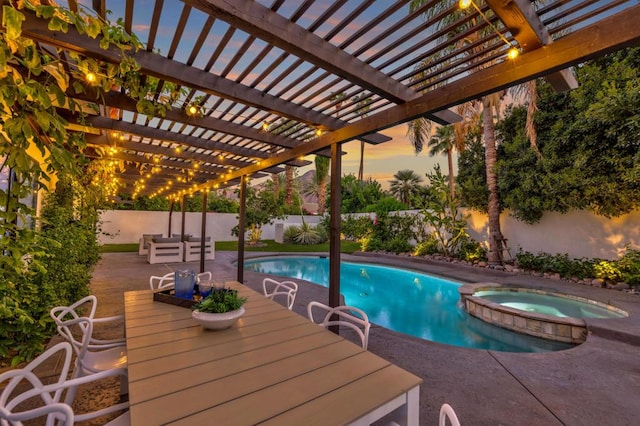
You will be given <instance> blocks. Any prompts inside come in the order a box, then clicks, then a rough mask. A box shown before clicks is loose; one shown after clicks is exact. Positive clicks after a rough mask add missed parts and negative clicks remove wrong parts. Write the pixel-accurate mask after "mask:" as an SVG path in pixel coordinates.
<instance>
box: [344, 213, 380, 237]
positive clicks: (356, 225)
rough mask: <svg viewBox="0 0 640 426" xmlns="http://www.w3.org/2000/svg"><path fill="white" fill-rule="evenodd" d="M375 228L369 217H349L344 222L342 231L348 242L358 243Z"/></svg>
mask: <svg viewBox="0 0 640 426" xmlns="http://www.w3.org/2000/svg"><path fill="white" fill-rule="evenodd" d="M372 228H373V221H372V220H371V218H369V216H368V215H365V216H359V217H357V216H353V215H348V216H347V217H346V218H345V219H343V220H342V223H341V224H340V230H341V232H342V234H343V235H344V238H345V239H346V240H350V241H358V240H360V239H362V238H363V237H365V236H366V235H367V234H368V233H369V232H370V231H371V230H372Z"/></svg>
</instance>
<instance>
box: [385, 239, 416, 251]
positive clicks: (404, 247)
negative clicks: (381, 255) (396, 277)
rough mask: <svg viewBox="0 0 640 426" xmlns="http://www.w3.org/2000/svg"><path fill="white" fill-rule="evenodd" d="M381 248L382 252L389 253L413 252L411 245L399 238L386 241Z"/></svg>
mask: <svg viewBox="0 0 640 426" xmlns="http://www.w3.org/2000/svg"><path fill="white" fill-rule="evenodd" d="M383 247H384V250H386V251H388V252H391V253H408V252H411V251H412V250H413V247H412V246H411V244H409V242H408V241H407V240H405V239H404V238H402V237H401V236H396V237H393V238H392V239H390V240H388V241H386V242H385V243H384V244H383Z"/></svg>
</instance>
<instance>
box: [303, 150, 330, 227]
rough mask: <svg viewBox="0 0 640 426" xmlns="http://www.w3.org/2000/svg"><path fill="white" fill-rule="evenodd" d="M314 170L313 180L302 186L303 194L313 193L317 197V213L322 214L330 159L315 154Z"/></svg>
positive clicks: (325, 198)
mask: <svg viewBox="0 0 640 426" xmlns="http://www.w3.org/2000/svg"><path fill="white" fill-rule="evenodd" d="M315 164H316V172H315V174H314V175H313V180H312V181H311V182H309V183H308V184H307V186H306V187H305V188H304V191H303V192H304V194H307V195H315V196H316V197H317V199H318V214H319V215H322V214H324V210H325V204H326V200H327V180H328V178H329V165H330V164H331V159H330V158H328V157H322V156H320V155H316V158H315Z"/></svg>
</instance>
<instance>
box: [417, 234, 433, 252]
mask: <svg viewBox="0 0 640 426" xmlns="http://www.w3.org/2000/svg"><path fill="white" fill-rule="evenodd" d="M435 253H438V240H436V239H435V237H433V236H432V235H431V234H430V235H429V236H428V238H427V239H426V240H424V241H421V242H420V243H418V244H417V245H416V246H415V248H414V249H413V255H414V256H424V255H427V254H435Z"/></svg>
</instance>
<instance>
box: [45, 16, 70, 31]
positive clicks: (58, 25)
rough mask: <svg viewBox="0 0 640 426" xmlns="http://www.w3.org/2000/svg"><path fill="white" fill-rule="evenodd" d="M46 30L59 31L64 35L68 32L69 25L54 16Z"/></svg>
mask: <svg viewBox="0 0 640 426" xmlns="http://www.w3.org/2000/svg"><path fill="white" fill-rule="evenodd" d="M47 28H48V29H49V30H51V31H60V32H63V33H65V34H66V33H67V31H69V24H68V23H66V22H65V21H63V20H62V19H60V18H58V17H57V16H54V17H53V18H51V20H50V21H49V24H48V25H47Z"/></svg>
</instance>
